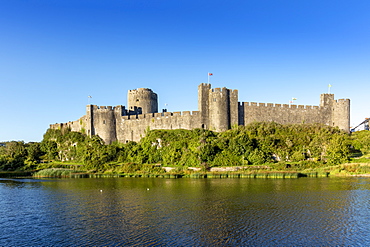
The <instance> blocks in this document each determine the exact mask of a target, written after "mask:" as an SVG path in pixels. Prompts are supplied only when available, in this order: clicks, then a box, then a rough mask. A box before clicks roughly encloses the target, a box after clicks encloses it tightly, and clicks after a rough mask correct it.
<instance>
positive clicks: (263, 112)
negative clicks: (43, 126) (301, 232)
mask: <svg viewBox="0 0 370 247" xmlns="http://www.w3.org/2000/svg"><path fill="white" fill-rule="evenodd" d="M254 121H258V122H261V121H274V122H277V123H281V124H288V123H297V124H298V123H322V124H325V125H329V126H337V127H339V128H340V129H342V130H344V131H347V132H349V128H350V100H349V99H339V100H335V99H334V94H321V96H320V105H319V106H304V105H289V104H273V103H267V104H266V103H255V102H239V101H238V90H232V89H227V88H225V87H224V88H211V84H206V83H202V84H200V85H199V86H198V111H192V112H190V111H184V112H166V110H163V112H160V113H158V97H157V94H156V93H154V92H153V91H152V90H151V89H147V88H138V89H135V90H129V91H128V106H127V108H125V106H122V105H119V106H115V107H112V106H96V105H87V108H86V115H85V116H83V117H81V118H80V119H79V120H77V121H73V122H68V123H57V124H51V125H50V128H51V129H63V128H69V129H71V130H72V131H80V132H83V133H86V134H87V135H89V136H91V135H99V136H100V137H101V138H102V139H103V140H104V142H105V143H106V144H110V143H112V142H114V141H118V142H122V143H126V142H129V141H139V140H140V139H141V138H142V137H143V136H144V135H145V131H146V130H147V129H148V128H149V129H151V130H153V129H189V130H191V129H195V128H204V129H209V130H213V131H217V132H221V131H225V130H228V129H230V128H231V127H232V126H236V125H247V124H249V123H251V122H254Z"/></svg>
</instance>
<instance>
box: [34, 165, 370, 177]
mask: <svg viewBox="0 0 370 247" xmlns="http://www.w3.org/2000/svg"><path fill="white" fill-rule="evenodd" d="M58 166H60V165H58ZM133 167H136V169H132V168H133ZM294 167H295V168H294ZM80 168H82V167H80ZM109 168H110V169H108V170H105V171H84V170H76V169H69V168H60V167H58V168H47V169H43V170H40V171H38V172H35V173H34V174H33V176H34V177H38V178H40V177H42V178H46V177H57V178H92V177H94V178H98V177H99V178H100V177H137V178H140V177H152V178H270V179H274V178H301V177H328V176H331V177H335V176H370V164H369V163H347V164H342V165H336V166H326V167H313V168H305V167H304V166H303V167H302V166H298V165H296V166H293V167H292V166H290V167H289V168H284V169H282V168H281V169H280V170H279V166H273V165H271V166H269V165H266V166H259V167H253V166H249V167H248V166H245V167H238V169H237V170H232V171H230V169H231V167H219V169H225V171H217V172H215V171H212V169H205V168H200V169H198V170H197V171H195V170H194V168H191V169H189V167H181V168H180V167H172V168H173V169H171V170H169V169H168V167H161V166H160V165H140V166H136V165H134V164H114V168H112V165H111V166H110V167H109ZM137 168H141V169H137ZM164 168H166V169H164ZM234 168H235V167H234ZM226 169H229V170H226ZM166 170H167V171H166ZM168 170H169V171H168Z"/></svg>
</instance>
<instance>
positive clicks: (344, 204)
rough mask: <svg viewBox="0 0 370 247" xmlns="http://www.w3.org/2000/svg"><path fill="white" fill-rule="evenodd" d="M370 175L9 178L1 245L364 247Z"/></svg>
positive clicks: (2, 189) (0, 219)
mask: <svg viewBox="0 0 370 247" xmlns="http://www.w3.org/2000/svg"><path fill="white" fill-rule="evenodd" d="M369 182H370V179H369V178H300V179H186V178H183V179H159V178H102V179H93V178H88V179H50V180H47V179H46V180H37V179H1V180H0V232H1V234H0V246H123V245H124V246H246V245H247V246H349V245H351V246H364V245H367V244H369V243H370V230H369V229H370V183H369Z"/></svg>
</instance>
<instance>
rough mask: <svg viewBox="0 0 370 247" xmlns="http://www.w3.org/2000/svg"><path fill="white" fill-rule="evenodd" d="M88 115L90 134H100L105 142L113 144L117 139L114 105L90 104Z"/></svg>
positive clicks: (87, 130)
mask: <svg viewBox="0 0 370 247" xmlns="http://www.w3.org/2000/svg"><path fill="white" fill-rule="evenodd" d="M86 117H87V119H86V120H87V126H86V128H87V129H86V132H87V134H88V135H98V136H100V137H101V138H102V139H103V141H104V142H105V144H111V143H112V142H114V141H116V140H117V137H116V117H115V111H114V109H113V108H112V106H100V107H98V106H96V105H88V106H87V111H86Z"/></svg>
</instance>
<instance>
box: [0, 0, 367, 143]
mask: <svg viewBox="0 0 370 247" xmlns="http://www.w3.org/2000/svg"><path fill="white" fill-rule="evenodd" d="M369 13H370V1H368V0H363V1H356V0H354V1H341V0H338V1H330V0H325V1H322V0H320V1H316V0H310V1H299V0H294V1H293V0H281V1H279V0H256V1H248V0H243V1H238V0H235V1H226V0H213V1H202V0H198V1H193V0H176V1H173V0H150V1H142V0H105V1H103V0H101V1H98V0H81V1H79V0H73V1H71V0H63V1H61V0H27V1H25V0H22V1H21V0H0V100H1V103H2V105H1V108H0V116H1V121H0V141H9V140H24V141H25V142H29V141H41V140H42V136H43V134H44V133H45V131H46V130H47V128H48V127H49V124H52V123H58V122H68V121H74V120H77V119H78V118H80V117H81V116H83V115H84V114H85V105H86V104H87V103H88V97H87V96H88V95H91V96H92V97H93V98H92V99H91V103H92V104H96V105H101V106H103V105H112V106H114V105H127V102H126V101H127V90H129V89H135V88H140V87H147V88H151V89H152V90H153V91H155V92H156V93H157V94H158V97H159V108H160V109H161V108H164V107H165V104H168V110H169V111H187V110H193V111H194V110H197V107H198V106H197V86H198V84H200V83H202V82H207V73H208V72H212V73H213V76H212V77H211V83H212V87H224V86H225V87H228V88H231V89H238V90H239V101H242V102H249V101H253V102H265V103H270V102H271V103H289V100H290V99H291V98H292V97H295V98H297V101H296V104H303V105H318V104H319V99H320V94H321V93H326V92H328V84H331V85H332V87H331V92H332V93H334V94H335V98H336V99H339V98H350V99H351V125H352V126H354V125H357V124H358V123H360V122H362V121H363V120H364V119H365V117H370V107H369V103H368V102H369V97H368V95H369V92H370V83H369V82H370V81H369V80H370V45H369V44H370V15H369Z"/></svg>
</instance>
